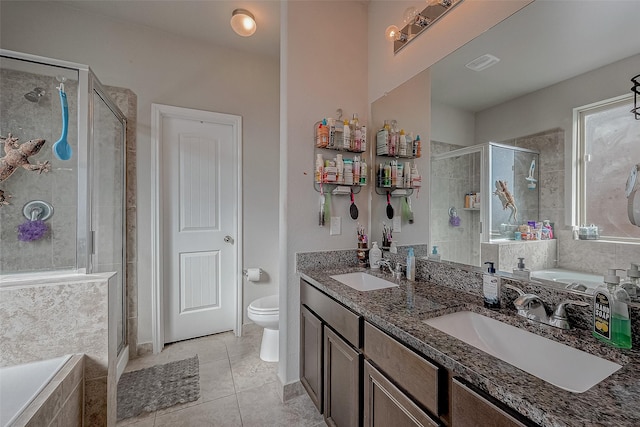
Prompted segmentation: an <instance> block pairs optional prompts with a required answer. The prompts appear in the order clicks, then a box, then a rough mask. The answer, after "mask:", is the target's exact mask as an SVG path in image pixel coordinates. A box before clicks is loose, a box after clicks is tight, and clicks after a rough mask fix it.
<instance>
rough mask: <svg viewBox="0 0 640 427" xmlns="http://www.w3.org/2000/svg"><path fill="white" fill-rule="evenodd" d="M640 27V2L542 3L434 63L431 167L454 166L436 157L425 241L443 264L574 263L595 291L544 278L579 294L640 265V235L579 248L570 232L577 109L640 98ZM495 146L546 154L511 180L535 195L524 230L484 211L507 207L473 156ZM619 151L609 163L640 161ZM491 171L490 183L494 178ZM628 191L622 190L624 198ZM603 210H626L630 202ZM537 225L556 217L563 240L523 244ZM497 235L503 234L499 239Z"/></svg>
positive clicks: (538, 266) (503, 267)
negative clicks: (529, 226) (638, 82)
mask: <svg viewBox="0 0 640 427" xmlns="http://www.w3.org/2000/svg"><path fill="white" fill-rule="evenodd" d="M639 19H640V2H636V1H600V2H575V1H542V0H538V1H534V2H533V3H531V4H529V5H528V6H526V7H525V8H523V9H522V10H520V11H519V12H517V13H516V14H514V15H513V16H511V17H510V18H508V19H506V20H505V21H503V22H502V23H500V24H498V25H496V26H495V27H494V28H492V29H490V30H489V31H487V32H486V33H484V34H482V35H481V36H479V37H478V38H476V39H474V40H473V41H471V42H469V43H468V44H466V45H465V46H463V47H461V48H460V49H458V50H457V51H455V52H453V53H452V54H450V55H449V56H447V57H446V58H444V59H443V60H441V61H440V62H438V63H437V64H436V65H434V66H433V67H431V69H430V78H431V142H430V143H431V145H430V148H431V159H434V158H435V157H437V156H440V157H442V158H448V159H449V160H448V163H449V166H450V167H451V168H450V170H449V171H444V170H443V169H442V167H443V165H444V163H442V164H439V165H434V164H433V160H432V163H431V172H432V173H431V175H430V178H431V179H430V180H429V181H430V182H429V184H430V190H431V191H430V205H431V208H430V212H429V215H430V218H429V224H430V227H429V237H428V240H427V241H426V242H425V243H426V244H429V246H432V245H437V246H438V247H439V248H440V253H441V256H442V259H443V260H445V261H451V262H456V263H461V264H466V265H471V266H476V267H480V266H482V263H483V262H485V261H488V260H489V261H494V262H496V264H497V265H498V268H499V270H500V271H503V272H508V273H511V272H512V271H513V269H514V268H516V266H517V262H518V258H520V257H523V258H525V262H526V267H527V269H530V270H545V271H546V270H553V269H554V268H555V267H563V268H564V269H567V270H580V271H582V272H584V273H590V274H592V275H593V277H588V276H585V277H583V278H582V282H584V283H586V285H587V289H583V287H582V286H575V282H572V279H571V278H569V279H566V278H560V279H559V278H557V277H553V275H551V276H544V277H543V276H541V275H538V276H537V279H536V280H542V281H543V283H545V284H550V285H554V286H559V287H562V288H566V287H571V285H572V283H574V286H573V288H574V290H585V291H586V292H592V290H591V289H592V288H593V286H595V284H596V283H598V282H599V281H600V279H598V277H600V278H601V277H602V273H603V272H605V271H606V269H607V268H623V269H628V268H630V265H629V264H630V262H640V246H639V245H638V244H637V241H636V242H635V244H633V243H634V241H633V238H640V228H634V229H632V230H631V231H630V232H629V233H628V236H629V237H630V239H628V242H627V244H626V245H622V244H616V243H610V244H609V243H607V244H602V242H598V244H596V245H595V246H594V244H593V242H584V241H579V240H574V235H573V234H572V230H571V224H574V223H575V221H576V220H575V219H574V218H573V215H574V212H573V210H572V203H573V194H572V192H573V191H575V190H574V189H575V187H574V186H573V183H572V180H574V175H573V163H572V160H571V158H572V144H573V134H574V131H573V124H574V108H578V107H582V106H586V105H589V104H593V103H596V102H599V101H603V100H607V99H612V98H615V97H620V96H624V95H627V96H628V95H631V91H630V87H631V81H630V79H631V78H632V77H634V76H635V75H637V74H639V73H640V38H639V37H634V36H633V34H632V33H633V32H634V29H636V28H637V27H638V25H639V23H640V21H639ZM484 55H491V56H492V57H495V58H497V59H498V61H497V62H496V63H495V64H494V65H492V66H489V67H488V68H485V69H483V70H481V71H474V70H471V69H470V68H469V67H471V66H472V65H473V63H474V62H475V63H476V64H478V63H479V64H480V65H481V66H482V65H486V64H488V63H490V62H491V61H492V58H491V57H488V56H484ZM493 61H495V60H493ZM467 64H469V66H466V65H467ZM416 113H418V114H419V112H416ZM629 117H630V118H633V115H632V114H631V113H629ZM637 129H640V122H638V127H637V128H634V130H632V132H636V133H635V134H633V135H636V136H637V135H640V131H638V130H637ZM612 131H614V132H615V131H616V129H615V128H614V129H612ZM626 131H627V132H628V129H626ZM489 142H495V143H499V144H504V145H510V146H516V147H519V148H522V149H524V150H531V152H538V153H539V160H537V161H536V162H532V159H531V158H530V156H529V157H527V160H526V162H525V163H526V165H525V164H524V163H523V164H522V165H521V166H522V167H521V169H522V171H521V172H520V173H518V174H517V176H511V177H510V178H509V180H511V181H517V182H509V183H508V185H509V186H514V185H515V186H516V187H517V186H520V187H523V188H524V190H522V191H523V192H524V193H522V194H523V196H519V197H522V198H523V199H524V197H525V195H526V192H527V191H529V190H530V191H532V192H531V194H533V191H535V192H536V196H535V198H536V199H538V198H539V212H538V213H537V217H534V218H524V217H523V216H525V215H527V214H526V213H525V211H526V208H525V207H523V208H521V209H520V210H519V213H520V215H521V218H520V219H519V220H518V222H516V221H513V220H512V218H509V219H506V218H503V219H500V220H499V221H496V224H492V223H491V218H490V217H489V216H488V213H487V214H484V213H483V212H482V208H483V207H487V206H488V205H491V204H493V205H495V204H496V203H502V205H504V200H500V201H499V200H498V195H497V194H496V187H495V185H496V182H495V181H497V179H496V177H495V176H492V175H491V168H490V167H489V166H488V165H489V162H488V161H485V160H483V159H482V158H481V157H480V156H474V152H475V151H476V150H475V148H477V147H480V146H481V145H483V144H487V143H489ZM470 147H471V148H470ZM454 150H461V151H459V153H460V154H461V155H460V156H447V154H446V153H447V152H452V151H454ZM639 153H640V151H639ZM610 154H611V156H612V158H611V160H610V162H612V164H615V166H616V168H619V169H621V170H622V169H624V170H627V171H628V170H629V168H630V167H631V165H632V164H636V163H640V157H638V158H633V157H634V156H633V155H632V156H630V157H632V158H629V156H628V153H620V152H615V150H610ZM624 157H627V158H625V159H622V158H624ZM537 158H538V157H536V159H537ZM483 167H484V169H487V170H486V171H484V172H483V170H482V169H483ZM439 168H440V169H439ZM433 172H437V173H436V174H435V178H436V179H434V173H433ZM483 173H486V174H487V176H488V177H489V178H484V179H483V178H482V174H483ZM527 178H529V179H527ZM616 179H617V178H616ZM474 181H475V182H474ZM520 181H522V182H520ZM624 184H625V183H624V181H622V182H615V183H611V185H613V186H616V188H617V187H621V188H622V191H624ZM509 188H510V189H512V188H514V187H509ZM527 188H528V189H529V190H527ZM616 191H617V190H616ZM469 194H477V195H478V199H477V202H478V205H474V204H473V202H472V204H471V205H468V204H467V205H465V202H466V200H468V196H469ZM445 195H446V197H444V196H445ZM480 195H481V196H480ZM472 200H474V199H472ZM516 203H519V204H522V205H523V206H524V205H526V204H527V203H528V202H525V201H524V200H523V201H519V200H517V201H516ZM601 205H602V207H603V209H610V210H622V214H626V211H624V210H625V209H626V206H610V205H607V203H601ZM452 207H455V208H457V209H456V212H455V214H456V215H457V216H459V218H460V221H459V222H456V221H449V219H450V215H451V208H452ZM478 208H479V209H478ZM506 208H507V209H509V207H508V206H507V207H506ZM497 209H498V208H495V207H494V211H495V210H497ZM507 212H508V210H507ZM509 213H510V212H509ZM507 217H510V215H507ZM528 219H531V220H536V221H540V220H548V221H549V223H550V224H551V225H552V227H553V229H554V231H555V235H554V237H555V238H554V239H551V240H546V241H545V240H537V241H535V242H533V241H527V242H524V241H523V242H517V241H514V240H513V239H514V231H517V230H516V228H512V227H511V226H510V224H516V223H521V222H522V221H523V220H524V222H525V224H526V220H528ZM456 223H457V224H458V225H457V226H452V224H456ZM481 223H482V226H481V225H480V224H481ZM634 233H635V234H634ZM492 234H493V235H494V236H497V237H498V238H496V239H492V238H491V235H492ZM500 240H504V241H502V242H501V241H500ZM589 243H591V245H590V246H589ZM628 243H631V244H628ZM607 252H608V253H607ZM622 276H623V277H624V276H625V275H624V273H622Z"/></svg>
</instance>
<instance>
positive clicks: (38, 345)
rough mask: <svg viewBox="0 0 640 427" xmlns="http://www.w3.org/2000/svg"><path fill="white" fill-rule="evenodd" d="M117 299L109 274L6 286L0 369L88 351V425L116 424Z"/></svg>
mask: <svg viewBox="0 0 640 427" xmlns="http://www.w3.org/2000/svg"><path fill="white" fill-rule="evenodd" d="M116 298H117V291H116V281H115V280H114V276H113V275H112V274H109V273H102V274H92V275H75V276H66V277H61V278H58V280H56V281H52V280H44V279H42V280H32V281H24V282H15V283H13V284H11V283H3V284H2V286H1V287H0V365H1V366H9V365H17V364H21V363H27V362H32V361H36V360H42V359H48V358H53V357H58V356H62V355H65V354H83V353H84V354H85V361H84V376H85V382H84V425H87V426H113V425H115V421H116V359H117V355H116V350H117V349H116V339H115V338H116V337H115V333H116V327H117V325H116V321H117V318H118V313H117V312H116V309H115V308H116Z"/></svg>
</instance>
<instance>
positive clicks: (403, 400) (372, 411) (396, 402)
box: [364, 361, 441, 427]
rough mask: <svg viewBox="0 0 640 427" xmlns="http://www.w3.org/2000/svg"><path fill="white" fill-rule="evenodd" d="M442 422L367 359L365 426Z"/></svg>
mask: <svg viewBox="0 0 640 427" xmlns="http://www.w3.org/2000/svg"><path fill="white" fill-rule="evenodd" d="M440 425H441V424H440V423H439V422H437V421H435V420H433V419H432V418H431V417H430V416H429V415H428V414H427V413H426V412H425V411H423V410H422V409H420V408H419V407H418V406H417V405H416V404H415V403H413V401H412V400H410V399H409V398H408V397H407V396H406V395H405V394H404V393H402V391H400V390H399V389H398V388H397V387H396V386H394V385H393V384H392V383H391V382H390V381H389V380H388V379H387V378H386V377H385V376H384V375H382V374H381V373H380V372H379V371H378V370H377V369H376V368H374V367H373V366H372V365H371V364H369V362H368V361H365V362H364V427H388V426H393V427H416V426H421V427H424V426H440Z"/></svg>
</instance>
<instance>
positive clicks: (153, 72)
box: [0, 1, 364, 343]
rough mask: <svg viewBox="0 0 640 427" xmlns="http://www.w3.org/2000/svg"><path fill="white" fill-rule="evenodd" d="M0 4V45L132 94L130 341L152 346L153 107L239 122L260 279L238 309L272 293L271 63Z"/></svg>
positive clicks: (248, 229)
mask: <svg viewBox="0 0 640 427" xmlns="http://www.w3.org/2000/svg"><path fill="white" fill-rule="evenodd" d="M0 7H1V9H0V12H1V13H0V15H1V18H0V19H1V24H2V25H1V33H0V40H1V46H2V48H4V49H10V50H15V51H20V52H26V53H31V54H35V55H41V56H46V57H51V58H57V59H64V60H68V61H73V62H77V63H83V64H88V65H89V66H90V67H91V68H92V69H93V71H94V72H95V73H96V75H97V76H98V78H99V79H100V80H101V82H102V83H104V84H106V85H111V86H120V87H125V88H129V89H131V90H133V91H134V92H135V93H136V95H137V96H138V125H137V166H138V198H137V201H136V203H137V210H138V218H137V223H138V244H139V246H138V248H137V256H138V272H137V275H138V312H139V313H138V316H139V323H138V342H139V343H145V342H150V341H151V283H150V278H151V259H150V252H151V251H150V247H151V229H150V224H149V218H150V215H151V210H150V208H151V206H150V193H151V190H150V178H151V172H150V159H149V156H148V155H147V153H149V152H150V123H151V103H160V104H168V105H175V106H180V107H188V108H195V109H202V110H208V111H216V112H222V113H229V114H237V115H241V116H242V117H243V136H244V138H243V139H244V140H243V144H244V155H243V168H244V174H243V181H244V187H243V191H244V194H243V199H244V200H243V202H244V219H243V226H244V236H245V241H244V255H243V265H244V266H245V267H262V268H263V269H264V270H265V271H266V272H267V274H268V280H266V281H265V282H263V283H260V284H246V283H245V304H244V305H245V307H246V306H247V305H248V303H249V302H251V300H253V299H254V298H257V297H259V296H263V295H268V294H273V293H276V292H277V283H278V252H277V251H276V250H274V249H275V248H276V247H277V242H278V187H279V179H278V152H279V151H278V150H279V148H278V135H279V112H278V103H279V64H278V59H277V58H267V57H259V56H256V55H247V54H243V53H239V52H235V51H230V50H228V49H225V48H221V47H216V46H211V45H204V44H201V43H199V42H195V41H193V40H190V39H185V38H181V37H177V36H173V35H171V34H169V33H166V32H162V31H157V30H153V29H150V28H147V27H141V26H133V25H129V24H125V23H122V22H117V21H112V20H110V19H107V18H102V17H100V16H99V15H94V14H88V13H83V12H80V11H78V10H75V9H70V8H67V7H65V6H64V5H61V4H60V3H58V2H22V1H21V2H5V1H3V2H2V3H1V4H0ZM361 110H362V111H364V108H362V109H361ZM309 132H310V130H309ZM308 164H311V160H310V159H309V162H308ZM245 313H246V310H245Z"/></svg>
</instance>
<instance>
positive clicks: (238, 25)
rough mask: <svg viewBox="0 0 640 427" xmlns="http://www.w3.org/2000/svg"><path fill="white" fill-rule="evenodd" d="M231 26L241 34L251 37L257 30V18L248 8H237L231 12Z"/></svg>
mask: <svg viewBox="0 0 640 427" xmlns="http://www.w3.org/2000/svg"><path fill="white" fill-rule="evenodd" d="M231 28H233V31H235V32H236V34H238V35H239V36H242V37H249V36H250V35H253V33H255V32H256V28H257V26H256V19H255V18H254V17H253V14H252V13H251V12H249V11H248V10H246V9H236V10H234V11H233V13H232V14H231Z"/></svg>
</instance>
